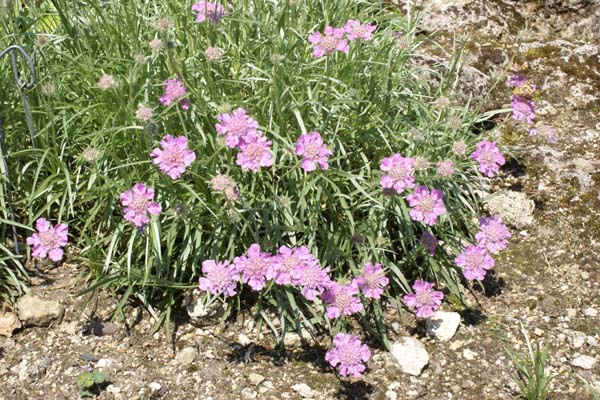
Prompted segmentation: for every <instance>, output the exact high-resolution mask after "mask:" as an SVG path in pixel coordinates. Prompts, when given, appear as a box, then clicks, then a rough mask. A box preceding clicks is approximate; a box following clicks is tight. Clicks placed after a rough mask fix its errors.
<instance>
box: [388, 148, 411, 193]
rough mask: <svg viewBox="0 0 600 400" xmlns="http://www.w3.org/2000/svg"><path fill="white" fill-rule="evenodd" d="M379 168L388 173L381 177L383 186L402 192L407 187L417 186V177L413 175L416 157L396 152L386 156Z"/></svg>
mask: <svg viewBox="0 0 600 400" xmlns="http://www.w3.org/2000/svg"><path fill="white" fill-rule="evenodd" d="M379 168H380V169H381V170H382V171H383V172H387V174H385V175H382V177H381V187H382V188H384V189H394V190H395V191H396V193H402V192H403V191H404V190H405V189H411V188H413V187H415V184H414V182H415V177H414V176H413V175H412V174H413V170H414V168H415V159H414V158H409V157H406V158H405V157H402V156H401V155H400V154H394V155H392V156H391V157H386V158H384V159H382V160H381V162H380V163H379Z"/></svg>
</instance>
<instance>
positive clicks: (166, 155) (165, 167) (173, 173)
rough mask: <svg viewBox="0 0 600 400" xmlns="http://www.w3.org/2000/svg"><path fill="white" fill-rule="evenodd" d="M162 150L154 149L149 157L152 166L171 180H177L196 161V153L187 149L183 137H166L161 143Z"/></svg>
mask: <svg viewBox="0 0 600 400" xmlns="http://www.w3.org/2000/svg"><path fill="white" fill-rule="evenodd" d="M160 145H161V146H162V149H154V150H152V152H151V153H150V156H151V157H153V158H154V164H156V165H158V167H159V168H160V170H161V171H162V172H164V173H165V174H167V175H168V176H169V177H170V178H171V179H173V180H175V179H179V177H180V176H181V175H182V174H183V173H184V172H185V169H186V168H187V167H188V166H189V165H190V164H192V163H193V162H194V160H196V153H194V152H193V151H192V150H190V149H188V140H187V138H186V137H185V136H178V137H173V136H171V135H166V136H165V137H164V138H163V139H162V140H161V141H160Z"/></svg>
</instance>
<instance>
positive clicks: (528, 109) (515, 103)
mask: <svg viewBox="0 0 600 400" xmlns="http://www.w3.org/2000/svg"><path fill="white" fill-rule="evenodd" d="M510 108H511V109H512V117H513V119H515V120H517V121H521V122H523V121H525V122H527V123H528V124H532V123H533V119H534V118H535V105H534V104H533V100H530V99H528V98H525V97H523V96H517V95H513V96H512V101H511V103H510Z"/></svg>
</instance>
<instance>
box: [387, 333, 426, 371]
mask: <svg viewBox="0 0 600 400" xmlns="http://www.w3.org/2000/svg"><path fill="white" fill-rule="evenodd" d="M392 355H393V356H394V358H395V359H396V361H397V362H398V364H399V365H400V369H401V370H402V372H404V373H407V374H409V375H413V376H419V375H420V374H421V371H422V370H423V368H425V366H426V365H427V364H428V363H429V354H428V353H427V350H426V349H425V346H424V345H423V343H421V342H420V341H419V340H417V339H415V338H413V337H411V336H404V337H402V338H400V341H398V342H396V343H394V344H392Z"/></svg>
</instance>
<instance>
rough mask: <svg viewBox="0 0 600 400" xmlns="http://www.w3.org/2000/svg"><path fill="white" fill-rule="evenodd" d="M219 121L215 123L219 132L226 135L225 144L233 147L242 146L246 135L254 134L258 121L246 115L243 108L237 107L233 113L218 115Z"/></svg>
mask: <svg viewBox="0 0 600 400" xmlns="http://www.w3.org/2000/svg"><path fill="white" fill-rule="evenodd" d="M217 119H218V120H219V122H218V123H217V124H215V129H216V131H217V134H219V135H224V136H225V145H226V146H227V147H229V148H231V149H234V148H236V147H240V146H241V145H243V144H244V143H245V142H246V137H247V136H249V135H254V134H256V132H257V129H258V122H256V121H255V120H254V119H252V118H251V117H249V116H248V115H246V111H245V110H244V109H243V108H237V109H235V110H233V111H232V112H231V113H223V114H219V115H217Z"/></svg>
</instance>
